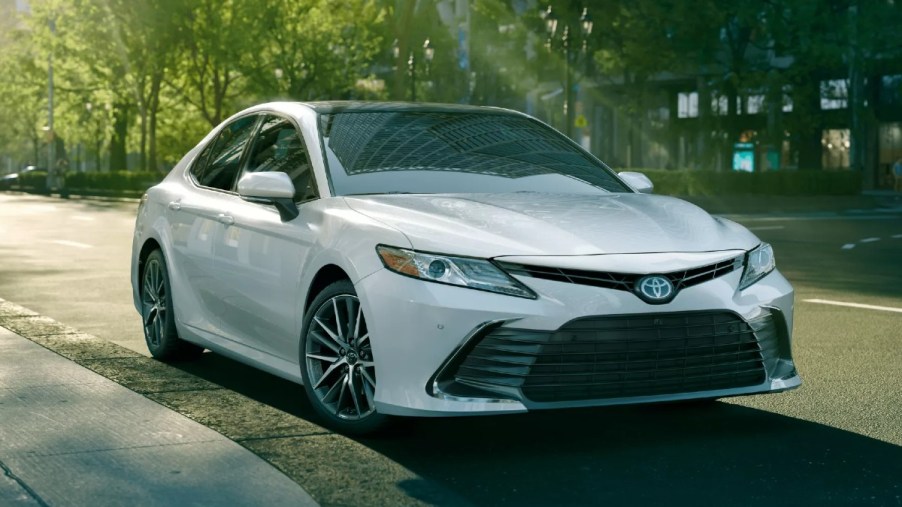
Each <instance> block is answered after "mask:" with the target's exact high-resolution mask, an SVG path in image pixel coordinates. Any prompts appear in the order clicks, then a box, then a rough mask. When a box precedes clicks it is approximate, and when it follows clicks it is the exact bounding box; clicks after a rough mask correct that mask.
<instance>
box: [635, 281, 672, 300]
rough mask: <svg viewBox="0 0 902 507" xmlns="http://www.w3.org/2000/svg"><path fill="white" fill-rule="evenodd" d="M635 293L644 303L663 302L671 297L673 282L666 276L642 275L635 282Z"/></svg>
mask: <svg viewBox="0 0 902 507" xmlns="http://www.w3.org/2000/svg"><path fill="white" fill-rule="evenodd" d="M635 291H636V294H637V295H638V296H639V297H640V298H642V300H643V301H645V302H646V303H652V304H663V303H667V302H669V301H670V300H671V299H673V296H674V295H675V292H676V291H675V290H674V288H673V283H671V281H670V279H668V278H667V277H666V276H661V275H648V276H643V277H642V278H640V279H639V281H637V282H636V287H635Z"/></svg>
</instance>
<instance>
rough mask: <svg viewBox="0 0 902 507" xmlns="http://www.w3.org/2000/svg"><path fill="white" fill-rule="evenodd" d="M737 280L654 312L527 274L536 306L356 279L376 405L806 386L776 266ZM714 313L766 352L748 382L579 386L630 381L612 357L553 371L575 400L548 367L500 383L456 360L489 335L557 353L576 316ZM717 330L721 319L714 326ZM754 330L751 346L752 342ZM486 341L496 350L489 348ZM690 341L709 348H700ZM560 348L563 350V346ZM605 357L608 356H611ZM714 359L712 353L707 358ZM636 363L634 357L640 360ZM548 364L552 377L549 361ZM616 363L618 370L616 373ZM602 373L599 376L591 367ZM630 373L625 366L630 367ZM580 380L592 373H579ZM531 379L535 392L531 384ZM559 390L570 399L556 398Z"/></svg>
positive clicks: (548, 401) (680, 395)
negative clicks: (753, 279) (750, 280)
mask: <svg viewBox="0 0 902 507" xmlns="http://www.w3.org/2000/svg"><path fill="white" fill-rule="evenodd" d="M740 276H741V270H738V271H735V272H733V273H730V274H728V275H726V276H722V277H720V278H716V279H714V280H710V281H708V282H705V283H701V284H699V285H696V286H693V287H688V288H686V289H683V290H682V291H681V292H680V293H679V294H678V295H677V297H676V298H675V299H673V301H671V302H670V303H667V304H664V305H649V304H647V303H645V302H643V301H642V300H640V299H639V298H638V297H637V296H636V295H635V294H632V293H629V292H624V291H619V290H613V289H607V288H600V287H592V286H584V285H575V284H570V283H564V282H559V281H552V280H542V279H537V278H531V277H518V279H519V280H520V281H521V282H523V283H524V284H526V285H527V286H529V287H530V288H531V289H533V290H534V291H535V292H536V293H537V294H538V295H539V297H538V299H536V300H530V299H523V298H517V297H511V296H505V295H500V294H493V293H488V292H480V291H475V290H471V289H467V288H460V287H453V286H447V285H440V284H435V283H429V282H424V281H419V280H415V279H411V278H407V277H403V276H399V275H397V274H395V273H392V272H389V271H386V270H381V271H378V272H376V273H374V274H372V275H370V276H368V277H366V278H364V279H362V280H360V281H359V282H358V284H357V292H358V295H359V297H360V299H361V303H362V305H363V309H364V312H365V315H366V316H367V323H368V328H369V333H370V337H371V340H372V343H373V354H374V356H375V358H376V375H377V390H376V396H375V400H376V407H377V410H379V412H381V413H384V414H394V415H417V416H430V415H434V416H447V415H476V414H492V413H512V412H525V411H528V410H533V409H543V408H565V407H585V406H601V405H619V404H632V403H647V402H657V401H676V400H688V399H695V398H714V397H725V396H737V395H745V394H754V393H764V392H778V391H784V390H787V389H792V388H794V387H797V386H798V385H800V383H801V381H800V379H799V377H798V375H797V373H796V371H795V367H794V365H793V362H792V358H791V353H790V344H791V333H792V315H793V290H792V287H791V286H790V285H789V283H788V282H787V281H786V280H785V279H784V278H783V276H782V275H780V273H779V272H777V271H774V272H772V273H771V274H769V275H768V276H766V277H765V278H763V279H762V280H760V281H759V282H758V283H756V284H754V285H752V286H751V287H748V288H747V289H745V290H743V291H737V287H738V285H739V278H740ZM712 313H713V314H717V315H726V316H733V317H731V318H733V319H734V321H733V322H734V325H736V326H740V327H741V326H746V327H745V328H743V329H745V331H746V333H745V335H743V336H745V338H742V340H745V343H746V345H742V344H739V343H738V342H737V343H736V344H735V345H736V346H737V347H751V345H750V344H751V342H754V344H757V347H756V348H755V350H757V351H758V352H757V353H758V354H760V356H759V357H760V361H758V363H756V364H760V370H759V371H756V372H754V374H750V375H747V376H745V377H742V379H741V381H738V380H737V382H734V383H733V384H730V383H729V382H727V383H720V382H715V381H708V382H707V383H705V382H694V383H693V382H687V381H686V378H684V377H686V376H685V375H684V376H683V377H680V378H679V379H677V381H679V382H682V384H681V385H683V386H684V387H673V386H672V385H671V387H669V388H668V387H661V385H660V384H662V383H666V381H668V380H670V381H673V380H674V379H673V378H667V375H666V374H665V373H666V372H665V373H660V372H659V373H653V374H652V377H656V376H658V377H661V379H659V380H661V382H657V383H655V382H656V379H655V378H649V379H646V380H648V381H649V382H650V383H646V382H644V381H643V379H641V378H640V379H639V383H638V384H635V383H634V384H630V385H632V386H635V385H649V386H651V385H654V386H656V387H655V388H653V389H645V390H642V389H639V390H635V389H631V388H621V389H619V390H617V389H614V390H610V389H607V390H606V389H597V388H590V389H582V388H579V386H583V387H584V384H587V383H588V384H593V383H597V382H596V381H599V380H606V379H611V378H614V379H619V378H627V376H625V374H626V371H625V370H617V369H616V364H617V362H616V360H615V361H612V362H608V363H607V366H605V367H604V368H607V370H604V368H602V367H599V366H592V365H587V364H582V365H581V366H577V368H578V369H579V368H582V370H570V371H567V370H566V369H563V370H562V369H561V368H557V369H555V370H554V371H555V372H557V373H558V375H556V376H554V377H553V378H555V379H557V381H560V379H561V378H563V377H560V375H565V376H566V375H568V374H571V373H572V374H573V375H575V377H568V380H567V382H571V381H572V379H573V378H576V382H575V385H576V386H577V387H578V388H577V389H576V394H574V391H573V389H571V388H572V387H573V386H561V385H558V384H560V382H557V381H556V382H557V383H555V382H551V384H554V385H551V386H549V385H548V383H545V384H542V383H541V382H536V381H535V378H536V377H535V375H536V374H541V373H542V372H540V371H539V368H537V367H535V366H534V364H533V368H532V369H529V368H527V370H525V371H524V370H523V368H522V365H520V367H518V366H517V365H514V367H513V370H506V371H505V372H502V373H503V374H502V375H501V376H500V377H494V378H489V377H491V376H489V377H479V376H478V375H476V376H473V375H472V373H473V370H472V368H471V369H470V370H468V371H469V374H470V376H469V377H468V374H467V373H466V372H464V373H462V370H461V364H463V363H464V362H465V361H466V360H467V359H468V358H470V356H471V354H473V351H474V348H476V347H477V346H479V344H480V343H483V341H484V340H488V339H494V338H497V337H498V336H507V337H508V338H510V339H512V340H514V341H517V340H521V342H520V343H521V344H522V339H523V336H524V333H525V336H529V337H531V338H528V339H527V341H528V340H529V339H533V340H538V342H543V340H544V341H549V340H550V342H554V343H556V344H552V345H551V346H552V347H558V346H559V345H560V343H558V342H560V341H561V340H564V341H566V340H567V338H562V336H564V335H565V334H566V333H565V332H566V331H567V330H568V329H569V327H568V326H569V325H572V324H568V323H572V322H573V321H578V320H581V321H585V320H586V319H587V318H589V320H593V319H594V320H597V321H601V322H606V321H607V320H606V319H608V320H609V319H610V318H611V316H620V317H617V318H627V319H629V318H635V319H642V318H652V319H654V317H653V316H654V315H658V316H662V315H663V316H671V317H672V316H677V317H680V316H682V315H707V314H712ZM658 320H660V321H661V322H662V323H663V322H664V320H661V319H658ZM764 321H767V326H766V327H768V330H767V331H764V327H765V326H764V325H763V324H762V322H764ZM655 322H658V321H657V320H655ZM662 325H664V324H662ZM711 325H713V326H716V325H718V324H717V322H713V323H712V324H711ZM723 325H726V324H723ZM703 327H704V326H703ZM753 328H756V329H753ZM750 333H751V334H752V337H751V339H749V338H748V336H749V334H750ZM555 336H556V338H555ZM737 339H738V338H737ZM578 340H583V343H581V344H577V345H576V346H577V347H579V346H582V347H585V346H586V340H589V341H591V340H592V338H591V336H589V338H586V335H583V337H582V338H579V339H578ZM538 342H536V343H532V344H527V345H528V346H530V347H533V348H534V347H535V346H537V345H538V346H542V344H541V343H538ZM486 343H488V342H486ZM543 343H544V342H543ZM668 343H671V344H672V343H675V342H668ZM687 343H688V342H687ZM731 344H732V342H729V343H718V344H711V345H712V346H715V345H716V346H718V347H720V349H718V350H723V349H724V347H727V348H728V347H729V346H731ZM546 345H547V344H546ZM488 346H492V344H491V343H488ZM693 346H705V344H700V343H699V342H693ZM667 347H670V345H665V348H667ZM483 348H484V347H483ZM555 350H558V349H555ZM593 350H595V349H593ZM743 350H745V349H743ZM749 350H751V349H749ZM749 350H745V352H749ZM483 352H484V350H483ZM544 352H547V349H544ZM544 352H536V354H534V355H533V356H532V357H533V358H534V359H531V361H533V363H536V362H542V361H545V362H546V363H547V361H549V357H551V356H545V355H543V354H544ZM558 352H560V350H558ZM583 352H584V350H583ZM619 352H624V351H622V350H621V351H619ZM626 352H629V351H628V350H627V351H626ZM671 352H672V351H671ZM564 353H567V352H566V350H564ZM607 353H609V352H604V354H607ZM648 353H649V352H647V351H646V355H645V357H638V360H643V361H645V362H646V364H651V363H649V361H654V363H655V364H656V365H657V364H663V361H665V360H668V361H671V362H670V363H668V364H670V365H671V366H673V365H674V364H675V363H674V362H673V360H674V357H673V356H672V355H671V356H669V357H664V356H660V357H657V356H656V357H655V358H650V357H649V356H648ZM654 353H655V354H660V353H661V352H660V351H657V352H654ZM668 353H670V352H668ZM599 354H601V352H599ZM749 354H751V352H749ZM708 356H710V354H706V355H705V357H708ZM753 356H754V354H751V355H748V354H747V355H744V356H741V357H742V358H745V359H748V360H749V361H751V362H750V363H748V364H746V365H745V366H748V365H749V364H751V363H754V362H755V360H754V357H753ZM518 357H520V358H521V359H522V358H529V357H530V356H529V354H526V355H522V354H521V355H519V356H518ZM555 357H557V356H555ZM583 357H588V356H583ZM599 357H601V356H600V355H595V356H592V358H589V359H587V360H588V361H589V362H590V363H593V364H594V362H597V361H598V358H599ZM616 357H620V356H617V355H616V354H615V355H612V356H610V358H616ZM737 357H738V356H737ZM536 358H537V359H536ZM504 359H505V358H501V360H504ZM633 359H634V360H636V359H637V356H634V357H633ZM551 360H552V361H553V360H555V359H553V358H552V359H551ZM657 360H660V361H662V363H659V362H658V361H657ZM471 362H472V361H471ZM633 364H635V363H633ZM683 365H684V366H686V367H687V368H696V371H706V372H709V373H712V374H715V375H721V376H724V375H726V376H732V377H731V378H733V377H736V375H738V373H737V372H739V370H736V371H733V370H729V371H725V370H722V369H721V370H717V368H723V366H722V365H720V364H715V365H713V366H712V365H710V364H707V365H706V364H702V363H685V362H684V363H683ZM471 366H472V364H471ZM545 366H546V370H547V364H546V365H545ZM706 366H707V367H706ZM587 367H589V368H593V369H592V371H588V372H587V371H586V368H587ZM612 367H613V368H614V370H611V368H612ZM597 368H602V369H601V370H598V371H596V370H595V369H597ZM712 368H713V369H712ZM625 369H626V370H628V369H629V366H626V368H625ZM751 369H753V368H751ZM510 371H513V372H514V373H513V375H511V374H508V373H509V372H510ZM743 371H744V369H743ZM545 373H547V371H546V372H545ZM739 373H741V372H739ZM580 374H581V375H588V377H586V376H579V375H580ZM517 375H520V376H521V377H523V379H524V381H523V382H521V383H520V384H517V383H516V382H513V383H512V382H506V383H505V382H501V381H498V378H506V379H508V380H510V379H511V378H513V379H515V380H516V377H517ZM605 375H607V376H605ZM640 375H641V373H640ZM689 377H693V376H691V375H690V376H689ZM547 378H549V377H546V379H547ZM629 378H630V380H631V381H632V380H636V379H635V375H634V376H633V377H629ZM693 378H694V377H693ZM718 378H719V377H718ZM736 378H738V377H736ZM709 380H710V379H709ZM530 382H531V384H530ZM527 384H530V385H531V386H532V387H535V389H531V388H530V386H529V385H527ZM671 384H672V382H671ZM739 384H741V385H739ZM543 388H544V391H543ZM581 389H582V390H581ZM593 389H594V390H593ZM549 393H550V394H549ZM555 393H557V394H555ZM560 393H564V394H563V395H562V396H561V395H560ZM635 393H639V395H636V394H635Z"/></svg>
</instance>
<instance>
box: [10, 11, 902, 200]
mask: <svg viewBox="0 0 902 507" xmlns="http://www.w3.org/2000/svg"><path fill="white" fill-rule="evenodd" d="M900 4H902V2H897V1H896V0H750V1H745V2H736V1H734V0H629V1H627V0H591V1H587V0H583V1H557V2H551V4H550V6H549V3H546V2H539V1H536V0H419V1H417V0H296V1H291V2H285V1H282V0H240V1H233V0H0V174H6V173H13V172H17V171H21V170H22V168H23V167H26V166H29V165H32V166H37V167H38V168H47V167H52V168H57V169H60V170H63V171H67V174H68V175H69V177H68V179H67V185H68V186H73V185H74V186H78V185H82V186H92V185H93V186H95V187H101V186H104V185H106V186H110V185H112V186H117V185H118V186H119V187H122V188H126V187H128V188H131V187H132V186H133V187H135V189H140V187H142V186H144V187H146V184H147V183H149V182H152V181H153V180H158V179H159V178H160V177H162V175H164V174H165V173H166V171H168V169H169V168H171V167H172V166H173V165H174V164H175V163H176V162H177V161H178V159H179V158H180V157H181V156H182V155H183V154H184V153H185V152H186V151H187V150H189V149H190V148H191V147H193V146H194V145H195V144H196V143H197V142H198V141H199V140H200V139H201V138H202V137H203V136H204V135H205V134H206V133H207V132H208V131H209V130H210V129H211V128H212V127H213V126H215V125H217V124H218V123H219V122H220V121H222V120H223V119H225V118H227V117H228V116H229V115H231V114H233V113H234V112H236V111H238V110H240V109H241V108H244V107H246V106H249V105H251V104H255V103H259V102H264V101H268V100H276V99H291V100H331V99H361V100H405V101H429V102H451V103H465V104H480V105H492V106H500V107H506V108H511V109H516V110H520V111H524V112H526V113H529V114H531V115H534V116H536V117H538V118H540V119H542V120H544V121H546V122H547V123H549V124H551V125H552V126H554V127H555V128H557V129H559V130H560V131H562V132H564V133H566V134H567V135H568V136H570V137H571V138H572V139H573V140H574V141H576V142H578V143H580V144H581V145H582V146H583V147H585V148H586V149H588V150H589V151H591V152H592V153H593V154H595V155H596V156H598V157H599V158H600V159H601V160H603V161H605V162H606V163H608V164H609V165H611V166H612V167H614V168H617V169H621V168H637V169H639V170H644V171H646V172H647V173H649V175H650V176H652V179H653V180H654V181H655V183H656V185H657V186H658V187H659V188H660V189H661V190H662V191H665V192H668V193H677V194H682V195H696V194H698V195H703V194H705V193H708V192H711V191H712V188H716V189H720V190H722V189H730V188H732V189H733V190H734V191H737V192H740V191H741V192H756V191H759V192H761V193H775V192H777V193H780V192H782V193H788V194H811V193H819V194H857V193H860V192H861V190H862V189H864V190H874V189H892V187H893V176H892V166H893V164H894V163H895V162H896V161H897V160H899V159H902V37H899V31H900V27H902V5H900ZM756 189H757V190H756Z"/></svg>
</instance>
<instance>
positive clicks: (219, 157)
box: [191, 116, 258, 190]
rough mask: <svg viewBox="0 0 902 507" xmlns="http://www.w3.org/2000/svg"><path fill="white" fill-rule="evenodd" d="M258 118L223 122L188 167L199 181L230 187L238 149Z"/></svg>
mask: <svg viewBox="0 0 902 507" xmlns="http://www.w3.org/2000/svg"><path fill="white" fill-rule="evenodd" d="M257 118H258V117H257V116H245V117H243V118H239V119H237V120H235V121H233V122H232V123H230V124H228V125H226V126H225V128H223V129H222V131H221V132H220V133H219V135H218V136H217V137H216V140H214V141H213V142H211V143H210V145H209V146H208V147H207V148H206V149H204V151H203V153H201V155H200V157H198V161H197V162H198V163H197V164H196V165H195V167H193V168H192V169H191V172H192V174H194V177H195V178H197V183H198V184H199V185H201V186H204V187H210V188H218V189H220V190H230V189H231V188H232V182H233V181H234V180H235V176H236V175H237V174H238V170H239V169H240V163H241V153H242V152H243V151H244V146H245V145H246V144H247V141H248V139H249V138H250V137H251V133H253V131H254V125H255V124H256V122H257ZM195 170H196V172H195Z"/></svg>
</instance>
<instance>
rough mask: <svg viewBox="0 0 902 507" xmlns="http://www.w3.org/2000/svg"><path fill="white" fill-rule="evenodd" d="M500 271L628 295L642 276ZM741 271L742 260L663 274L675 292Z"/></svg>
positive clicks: (509, 267) (510, 267)
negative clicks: (614, 290)
mask: <svg viewBox="0 0 902 507" xmlns="http://www.w3.org/2000/svg"><path fill="white" fill-rule="evenodd" d="M498 265H499V266H501V267H502V268H503V269H504V270H506V271H507V272H508V273H510V274H512V275H519V276H531V277H533V278H543V279H545V280H554V281H557V282H566V283H575V284H579V285H592V286H595V287H604V288H607V289H618V290H624V291H632V290H633V287H634V286H635V285H636V282H637V281H638V280H639V279H640V278H642V277H643V276H645V275H644V274H629V273H610V272H606V271H586V270H581V269H566V268H552V267H547V266H531V265H528V264H517V263H512V262H499V263H498ZM740 267H742V256H739V257H736V258H734V259H727V260H725V261H721V262H718V263H715V264H709V265H707V266H701V267H698V268H692V269H687V270H683V271H674V272H671V273H664V274H663V276H666V277H667V278H669V279H670V282H671V283H673V287H674V289H675V290H677V291H678V290H680V289H683V288H686V287H691V286H693V285H698V284H700V283H702V282H707V281H708V280H713V279H715V278H718V277H721V276H723V275H726V274H727V273H731V272H733V271H734V270H736V269H738V268H740Z"/></svg>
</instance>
